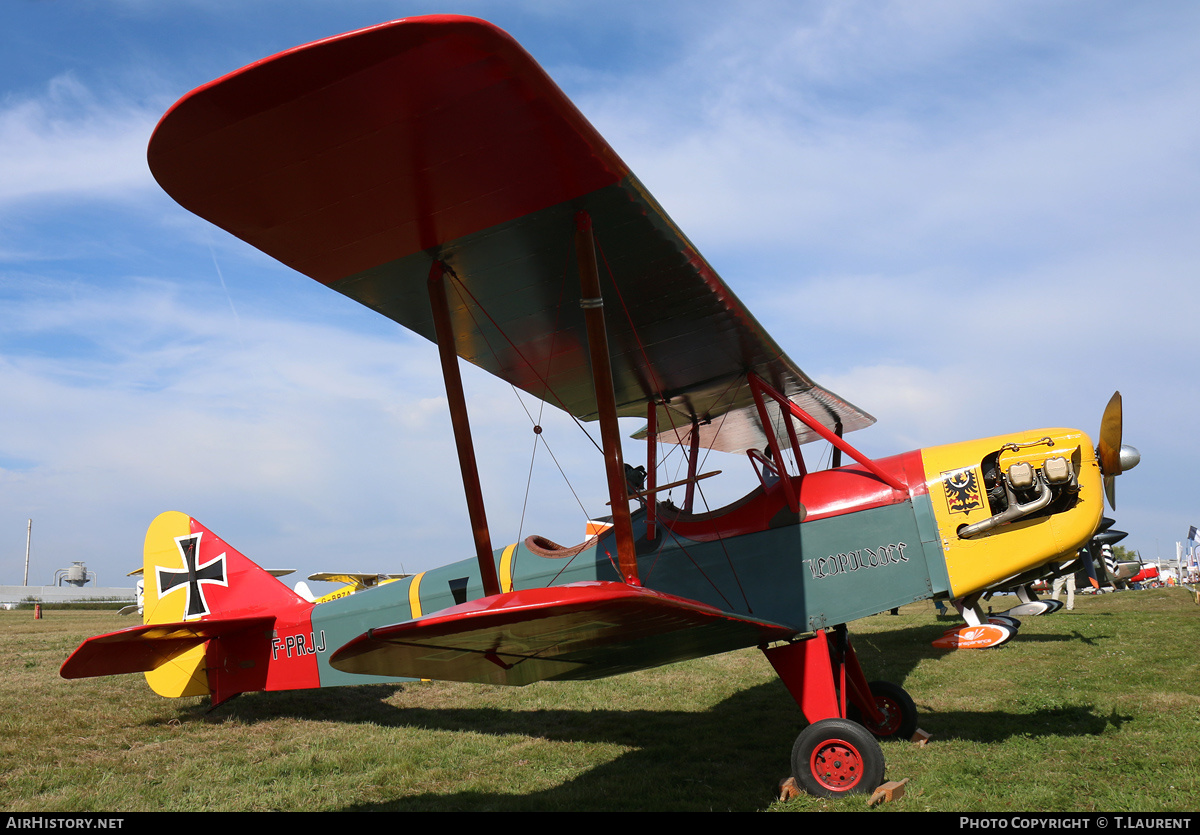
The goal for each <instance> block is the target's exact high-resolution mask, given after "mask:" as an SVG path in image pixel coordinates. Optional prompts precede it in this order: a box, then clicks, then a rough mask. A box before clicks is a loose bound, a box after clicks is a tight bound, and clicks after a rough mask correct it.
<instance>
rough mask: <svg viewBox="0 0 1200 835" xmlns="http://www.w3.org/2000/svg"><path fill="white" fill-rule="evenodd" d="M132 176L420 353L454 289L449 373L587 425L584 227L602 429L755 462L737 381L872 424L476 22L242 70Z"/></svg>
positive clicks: (413, 22)
mask: <svg viewBox="0 0 1200 835" xmlns="http://www.w3.org/2000/svg"><path fill="white" fill-rule="evenodd" d="M149 160H150V167H151V169H152V171H153V172H154V176H155V177H156V178H157V179H158V181H159V183H160V184H161V185H162V186H163V188H164V189H165V190H166V191H167V192H168V193H169V194H170V195H171V196H172V197H174V198H175V199H176V200H177V201H178V202H179V203H180V204H181V205H183V206H184V207H185V208H187V209H189V210H191V211H193V212H195V213H196V214H198V215H200V216H201V217H204V218H206V219H208V220H210V221H212V222H213V223H215V224H217V225H218V226H221V227H222V228H224V229H226V230H228V231H229V232H231V233H232V234H234V235H236V236H238V237H240V238H242V239H243V240H245V241H247V242H249V243H250V244H252V245H254V246H255V247H257V248H258V249H260V250H262V251H263V252H266V253H267V254H269V255H271V256H273V257H274V258H277V259H278V260H279V261H281V262H283V263H284V264H287V265H289V266H291V267H293V268H295V269H296V270H298V271H300V272H302V273H304V274H306V275H308V276H310V277H312V278H314V279H316V280H317V281H320V282H322V283H324V284H326V285H328V286H329V287H332V288H333V289H335V290H337V291H339V292H341V293H344V294H345V295H347V296H349V297H350V298H353V299H355V300H356V301H359V302H361V303H362V304H364V305H367V306H368V307H371V308H373V309H374V310H377V311H378V312H380V313H382V314H383V315H385V316H388V317H389V318H391V319H393V320H395V321H396V322H399V323H400V324H402V325H404V326H405V327H407V328H410V329H412V330H413V331H415V332H417V333H419V334H421V335H423V336H425V337H426V338H428V339H430V340H434V338H435V337H434V329H433V325H432V321H431V314H430V306H429V301H428V296H427V289H426V283H427V279H428V276H429V272H430V268H431V266H432V265H433V263H434V261H435V259H436V260H440V261H441V262H442V263H444V264H445V265H447V266H449V267H450V268H451V269H452V270H453V272H454V274H455V276H456V280H452V281H451V282H450V283H449V285H448V286H449V287H450V295H451V315H452V317H453V320H454V328H455V333H456V336H455V341H456V350H457V352H458V354H459V355H460V356H462V357H463V358H465V359H467V360H469V361H470V362H472V363H474V364H476V365H478V366H480V367H481V368H483V369H485V370H487V371H489V372H491V373H492V374H495V375H497V376H499V377H501V378H503V379H505V380H507V381H509V382H511V383H513V384H514V385H516V386H518V387H519V388H521V389H523V390H525V391H527V392H530V393H531V394H533V395H535V396H537V397H539V398H542V399H544V400H546V401H548V402H550V403H553V404H555V405H558V406H560V407H562V408H563V409H565V410H567V411H569V412H571V413H572V414H574V415H576V416H578V417H580V418H582V419H585V420H588V419H592V418H594V417H595V415H596V412H597V407H596V403H595V395H594V393H593V389H592V384H591V376H590V366H589V362H588V359H587V350H586V341H585V340H586V337H585V331H584V325H583V318H582V312H581V311H580V309H579V296H580V291H579V282H578V278H577V272H576V265H575V256H574V251H573V243H572V241H573V230H574V218H575V215H576V213H577V212H579V211H586V212H588V213H589V214H590V215H591V218H592V223H593V228H594V230H595V237H596V243H597V248H598V254H599V258H600V265H601V266H600V269H601V278H602V283H603V285H604V289H603V292H604V296H605V301H606V307H607V321H608V328H609V345H610V349H611V351H612V355H613V356H612V362H613V375H614V383H615V385H616V396H617V406H618V410H619V413H620V414H622V415H632V416H641V417H644V416H645V415H646V404H647V402H648V401H651V400H654V401H656V402H658V403H660V404H663V405H662V406H661V407H660V412H659V415H658V423H657V425H658V427H659V430H660V436H661V437H662V438H663V440H664V441H676V440H677V439H678V437H679V436H680V434H681V430H682V428H683V427H684V426H686V425H689V424H690V423H691V421H692V419H693V418H695V419H696V420H698V421H700V422H702V423H703V422H705V421H711V422H710V423H708V424H707V425H708V426H710V427H714V429H710V430H707V431H705V432H702V433H701V435H702V442H703V445H704V446H707V447H712V448H715V449H727V450H729V451H741V450H742V449H745V448H746V447H748V446H755V445H760V444H759V441H760V439H761V437H762V435H761V429H760V428H758V427H757V425H756V424H757V415H756V414H755V413H754V412H753V406H752V401H751V397H750V394H749V391H748V390H747V388H746V385H745V379H746V374H747V372H750V371H753V372H755V373H757V374H759V375H760V376H761V377H763V378H764V379H765V380H766V381H767V382H768V383H770V384H772V385H773V386H775V387H776V388H777V389H778V390H780V391H782V392H784V393H786V394H788V395H789V396H791V397H793V398H794V399H795V400H796V402H797V403H798V404H799V405H800V406H801V407H802V408H804V409H805V410H807V411H808V412H809V413H810V414H812V415H813V416H814V417H816V418H817V419H818V420H820V421H821V422H822V423H825V424H826V425H827V426H829V427H830V428H835V427H837V426H839V425H840V427H841V429H842V430H843V431H852V430H854V429H858V428H861V427H863V426H866V425H869V424H870V423H872V422H873V418H871V417H870V416H869V415H867V414H865V413H863V412H861V411H859V410H858V409H857V408H855V407H854V406H852V405H850V404H848V403H846V402H845V401H843V400H842V399H840V398H838V397H837V396H836V395H833V394H832V393H830V392H828V391H826V390H824V389H822V388H820V387H818V386H816V385H815V384H814V383H813V381H812V380H810V379H809V378H808V377H807V376H805V375H804V373H803V372H801V371H800V369H799V368H798V367H796V365H795V364H794V363H793V362H792V361H791V360H789V359H788V358H787V357H786V356H785V355H784V354H783V352H782V351H781V350H780V348H779V346H778V345H777V344H776V343H775V341H774V340H773V339H771V337H770V336H769V335H768V334H767V333H766V332H765V331H764V330H763V328H762V327H761V326H760V325H759V323H758V322H757V321H755V319H754V317H753V316H751V315H750V313H749V312H748V311H747V310H746V308H745V307H744V306H743V305H742V303H741V302H740V301H739V300H738V299H737V297H736V296H734V294H733V293H732V292H730V290H729V288H728V287H726V286H725V284H724V282H722V281H721V279H720V278H719V277H718V276H717V275H716V273H715V272H714V271H713V270H712V268H711V267H710V266H709V264H708V263H707V262H706V261H705V260H704V259H703V258H702V257H701V256H700V254H699V253H698V252H696V250H695V248H694V247H693V246H692V245H691V243H690V242H689V241H688V240H687V238H686V237H684V235H683V234H682V233H681V232H680V231H679V230H678V229H677V228H676V227H675V225H674V224H673V223H672V221H671V220H670V218H669V217H667V215H666V213H665V212H663V210H662V208H661V207H660V206H659V205H658V203H657V202H656V201H655V200H654V198H653V197H651V196H650V194H649V193H647V191H646V190H645V188H643V187H642V185H641V183H640V182H638V180H637V179H636V177H634V176H633V174H632V173H630V171H629V169H628V168H627V167H626V166H625V164H624V163H623V162H622V161H621V160H620V158H619V157H618V156H617V155H616V154H615V153H614V152H613V150H612V149H611V148H610V147H609V146H608V144H607V143H606V142H605V141H604V139H603V138H602V137H601V136H600V135H599V134H598V133H597V132H596V130H595V129H594V128H593V127H592V126H591V125H590V124H589V123H588V122H587V120H586V119H585V118H584V117H583V116H582V115H581V114H580V113H579V111H578V110H577V109H576V108H575V107H574V105H572V104H571V102H570V101H569V100H568V99H567V98H566V96H565V95H564V94H563V93H562V91H561V90H559V89H558V87H557V86H556V85H555V84H554V82H553V81H551V80H550V78H549V77H548V76H547V75H546V73H545V72H544V71H543V70H542V68H541V67H539V66H538V64H537V63H536V62H535V61H534V60H533V59H532V58H531V57H530V56H529V55H528V53H526V52H525V51H524V50H523V49H522V48H521V47H520V46H519V45H518V44H517V43H516V42H515V41H513V39H512V38H511V37H510V36H508V35H507V34H506V33H504V32H502V31H501V30H499V29H497V28H496V27H494V26H492V25H491V24H488V23H485V22H483V21H480V20H475V19H472V18H462V17H451V16H437V17H426V18H412V19H408V20H400V21H394V22H392V23H387V24H382V25H380V26H376V27H372V28H369V29H364V30H361V31H359V32H353V33H350V34H347V35H341V36H338V37H335V38H330V39H327V40H324V41H319V42H316V43H313V44H309V45H307V46H302V47H298V48H296V49H293V50H289V51H287V52H283V53H280V54H279V55H276V56H274V57H272V58H268V59H266V60H264V61H260V62H258V63H256V64H253V65H251V66H248V67H245V68H243V69H241V70H238V71H237V72H234V73H231V74H230V75H228V76H225V77H224V78H221V79H218V80H217V81H214V82H213V83H211V84H208V85H206V86H204V87H201V88H199V89H197V90H195V91H193V92H192V93H190V94H188V95H187V96H185V97H184V98H183V99H181V100H180V101H179V102H178V103H176V104H175V106H174V107H173V108H172V109H171V110H170V111H169V112H168V113H167V114H166V116H164V117H163V120H162V122H161V123H160V124H159V126H158V128H157V130H156V131H155V133H154V136H153V138H152V140H151V143H150V148H149ZM726 414H731V417H733V419H731V420H729V421H723V422H718V421H717V420H716V419H717V418H719V417H721V416H722V415H726ZM718 426H719V427H723V428H722V431H721V432H719V433H718V432H716V431H715V427H718ZM735 428H736V429H738V432H736V433H735V432H733V430H734V429H735ZM726 430H728V431H726ZM803 440H810V438H808V437H805V438H804V439H803Z"/></svg>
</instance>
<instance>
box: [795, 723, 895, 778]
mask: <svg viewBox="0 0 1200 835" xmlns="http://www.w3.org/2000/svg"><path fill="white" fill-rule="evenodd" d="M883 768H884V763H883V750H882V749H881V748H880V747H879V743H878V742H877V741H876V740H875V737H873V736H871V734H870V733H869V732H868V731H867V729H866V728H864V727H863V726H862V725H859V724H858V723H857V722H851V721H850V720H848V719H822V720H821V721H819V722H814V723H813V724H811V725H809V726H808V727H807V728H805V729H804V730H803V731H802V732H801V733H800V736H798V737H796V744H795V745H794V746H793V747H792V776H793V777H795V778H796V782H797V783H799V784H800V786H801V787H803V789H804V790H805V791H806V792H808V793H809V794H811V795H815V796H817V797H842V796H843V795H847V794H863V793H868V792H872V791H874V790H875V789H876V788H878V787H879V786H880V785H882V783H883Z"/></svg>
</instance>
